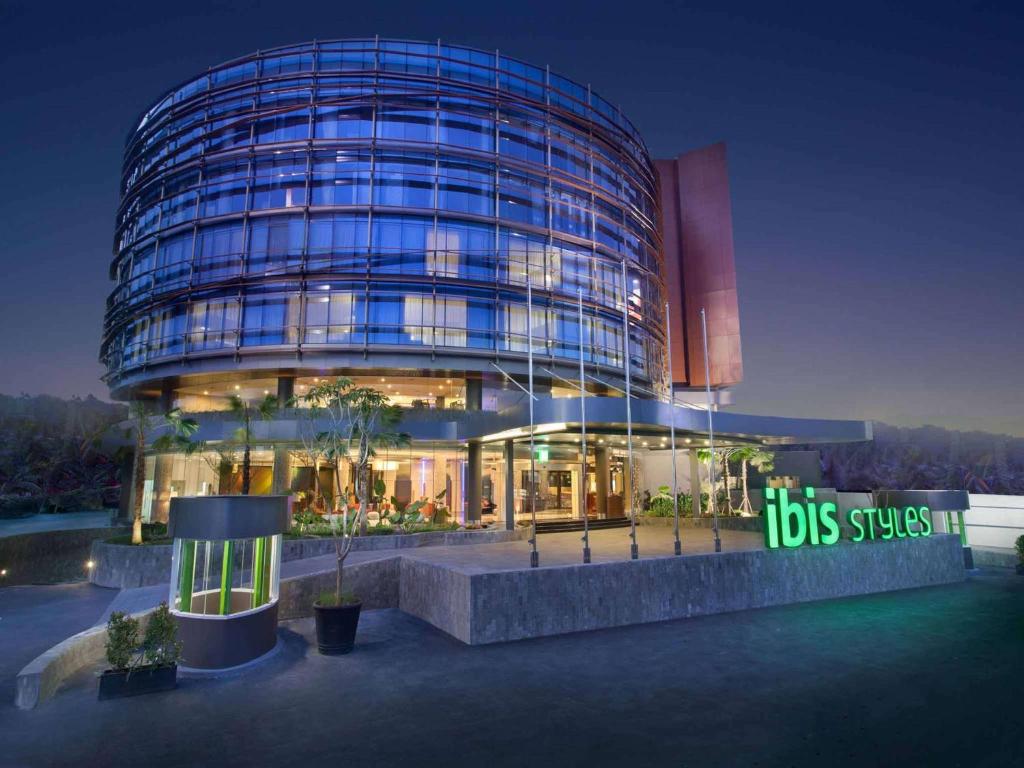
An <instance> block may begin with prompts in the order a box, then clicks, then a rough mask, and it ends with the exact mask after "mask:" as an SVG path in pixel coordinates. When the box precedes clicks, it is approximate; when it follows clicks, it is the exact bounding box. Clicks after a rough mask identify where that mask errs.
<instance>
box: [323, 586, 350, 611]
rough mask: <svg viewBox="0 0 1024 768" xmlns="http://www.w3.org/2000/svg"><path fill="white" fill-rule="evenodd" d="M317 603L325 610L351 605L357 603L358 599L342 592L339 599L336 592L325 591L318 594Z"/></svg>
mask: <svg viewBox="0 0 1024 768" xmlns="http://www.w3.org/2000/svg"><path fill="white" fill-rule="evenodd" d="M317 602H318V603H319V604H320V605H322V606H324V607H326V608H336V607H338V606H341V605H352V604H353V603H358V602H359V598H357V597H356V596H355V595H354V594H353V593H351V592H342V593H341V596H340V597H339V596H338V593H337V592H333V591H330V590H325V591H323V592H321V593H320V598H319V600H317Z"/></svg>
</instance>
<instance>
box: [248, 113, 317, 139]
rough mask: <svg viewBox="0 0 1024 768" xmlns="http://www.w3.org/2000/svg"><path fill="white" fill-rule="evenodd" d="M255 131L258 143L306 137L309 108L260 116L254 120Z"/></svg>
mask: <svg viewBox="0 0 1024 768" xmlns="http://www.w3.org/2000/svg"><path fill="white" fill-rule="evenodd" d="M255 131H256V142H257V143H258V144H273V143H275V142H279V141H301V140H303V139H308V138H309V110H308V109H296V110H293V111H291V112H285V113H283V114H280V115H272V116H270V117H265V118H262V119H260V120H257V121H256V123H255Z"/></svg>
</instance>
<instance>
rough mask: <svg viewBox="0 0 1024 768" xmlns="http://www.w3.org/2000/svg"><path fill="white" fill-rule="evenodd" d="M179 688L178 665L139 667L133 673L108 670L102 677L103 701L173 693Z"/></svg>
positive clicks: (100, 696) (101, 695)
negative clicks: (166, 692) (147, 694)
mask: <svg viewBox="0 0 1024 768" xmlns="http://www.w3.org/2000/svg"><path fill="white" fill-rule="evenodd" d="M177 687H178V665H177V664H172V665H170V666H167V667H153V666H146V667H139V668H137V669H133V670H132V671H131V672H118V671H115V670H113V669H108V670H107V671H106V672H104V673H103V674H102V675H101V676H100V693H99V698H100V700H101V701H103V700H105V699H120V698H124V697H125V696H139V695H140V694H143V693H159V692H160V691H172V690H174V689H175V688H177Z"/></svg>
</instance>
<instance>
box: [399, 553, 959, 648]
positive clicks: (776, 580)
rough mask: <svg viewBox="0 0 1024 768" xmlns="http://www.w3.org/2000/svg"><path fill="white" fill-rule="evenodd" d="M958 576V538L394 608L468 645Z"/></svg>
mask: <svg viewBox="0 0 1024 768" xmlns="http://www.w3.org/2000/svg"><path fill="white" fill-rule="evenodd" d="M420 565H422V566H424V567H425V568H431V567H434V568H436V567H437V566H431V565H430V564H427V563H421V564H420ZM965 577H966V574H965V571H964V563H963V554H962V551H961V546H960V541H959V538H958V537H956V536H948V535H933V536H931V537H929V538H918V539H904V540H900V541H884V542H873V543H871V544H849V543H843V544H839V545H837V546H834V547H801V548H798V549H789V550H752V551H747V552H727V553H721V554H706V555H693V556H689V557H660V558H650V559H646V560H633V561H630V560H626V561H620V562H614V563H599V564H594V565H572V566H559V567H552V568H538V569H528V570H521V571H500V572H493V573H485V574H467V575H466V576H465V578H466V579H468V581H469V584H468V593H469V596H468V598H460V599H459V600H458V601H456V602H454V603H453V605H451V606H450V607H449V609H448V612H447V614H446V615H444V616H442V615H439V614H438V612H437V611H436V609H434V608H432V607H431V606H430V604H429V602H423V601H412V600H408V601H407V600H405V599H404V598H405V597H406V594H407V593H406V590H405V589H404V588H403V590H402V592H401V595H402V598H403V599H402V600H401V602H400V607H401V609H402V610H403V611H406V612H407V613H412V614H413V615H414V616H419V617H420V618H424V619H425V620H427V621H430V622H431V623H433V624H435V626H437V627H438V628H439V629H442V630H444V631H445V632H447V633H448V634H450V635H452V636H454V637H456V638H458V639H459V640H462V641H463V642H464V643H469V644H471V645H478V644H485V643H496V642H504V641H508V640H519V639H524V638H530V637H541V636H544V635H558V634H564V633H567V632H579V631H584V630H591V629H602V628H606V627H615V626H623V625H627V624H643V623H648V622H654V621H665V620H668V619H682V618H688V617H691V616H701V615H706V614H713V613H725V612H728V611H740V610H746V609H749V608H764V607H767V606H772V605H785V604H788V603H798V602H806V601H810V600H825V599H830V598H837V597H848V596H852V595H863V594H870V593H874V592H887V591H890V590H896V589H908V588H912V587H924V586H931V585H935V584H946V583H950V582H955V581H962V580H963V579H964V578H965ZM463 593H464V592H463V590H460V592H459V594H463ZM427 598H428V600H429V596H427ZM428 617H429V618H428Z"/></svg>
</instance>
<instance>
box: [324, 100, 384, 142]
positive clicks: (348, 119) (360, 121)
mask: <svg viewBox="0 0 1024 768" xmlns="http://www.w3.org/2000/svg"><path fill="white" fill-rule="evenodd" d="M372 131H373V108H372V107H370V106H368V105H359V106H352V107H344V106H337V107H335V106H325V105H321V106H318V107H317V108H316V126H315V136H316V138H318V139H363V138H369V137H370V135H371V133H372Z"/></svg>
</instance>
